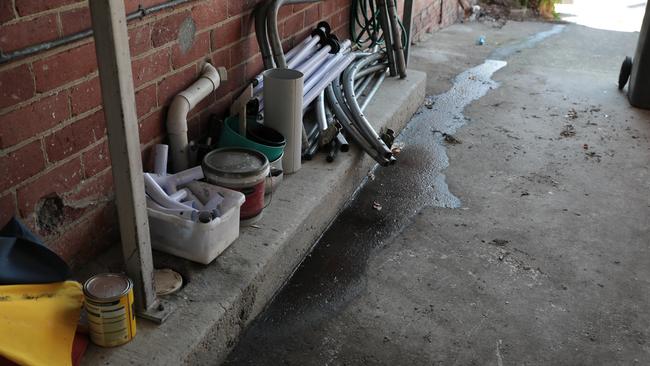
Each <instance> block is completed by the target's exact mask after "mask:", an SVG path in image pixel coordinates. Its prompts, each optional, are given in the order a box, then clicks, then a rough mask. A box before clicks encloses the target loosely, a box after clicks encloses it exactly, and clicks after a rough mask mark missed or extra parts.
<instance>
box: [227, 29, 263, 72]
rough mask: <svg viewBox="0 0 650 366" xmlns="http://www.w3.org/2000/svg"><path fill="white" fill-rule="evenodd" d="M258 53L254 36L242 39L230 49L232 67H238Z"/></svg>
mask: <svg viewBox="0 0 650 366" xmlns="http://www.w3.org/2000/svg"><path fill="white" fill-rule="evenodd" d="M257 52H259V46H258V44H257V40H256V39H255V37H254V36H250V37H248V38H245V39H243V40H242V41H241V42H239V43H237V44H235V45H233V46H232V47H231V48H230V60H231V63H232V64H233V65H238V64H240V63H242V62H244V61H246V60H247V59H249V58H250V57H251V56H254V55H255V54H256V53H257Z"/></svg>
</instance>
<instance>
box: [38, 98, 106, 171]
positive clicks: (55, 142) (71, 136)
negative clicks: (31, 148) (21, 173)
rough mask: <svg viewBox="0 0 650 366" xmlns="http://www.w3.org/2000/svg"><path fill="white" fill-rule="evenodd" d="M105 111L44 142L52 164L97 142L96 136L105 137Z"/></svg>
mask: <svg viewBox="0 0 650 366" xmlns="http://www.w3.org/2000/svg"><path fill="white" fill-rule="evenodd" d="M103 118H104V113H103V111H101V110H100V111H98V112H96V113H94V114H92V115H90V116H88V117H86V118H83V119H81V120H79V121H76V122H74V123H72V124H69V125H67V126H65V127H64V128H62V129H60V130H58V131H55V132H54V133H52V134H51V135H49V136H46V137H45V139H44V140H43V141H44V143H45V152H46V153H47V159H48V160H49V161H50V162H56V161H59V160H62V159H65V158H67V157H68V156H71V155H73V154H75V153H77V152H78V151H80V150H82V149H84V148H86V147H87V146H89V145H90V144H92V143H93V142H95V141H96V138H95V134H97V135H100V138H101V136H103V132H102V131H103V123H101V121H102V120H103Z"/></svg>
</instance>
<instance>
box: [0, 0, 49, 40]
mask: <svg viewBox="0 0 650 366" xmlns="http://www.w3.org/2000/svg"><path fill="white" fill-rule="evenodd" d="M3 1H6V0H3ZM57 36H58V31H57V25H56V16H55V15H53V14H50V15H44V16H41V17H38V18H35V19H32V20H30V21H23V22H17V23H13V24H5V25H2V26H0V50H2V51H3V52H5V53H7V52H11V51H15V50H17V49H20V48H24V47H27V46H31V45H33V44H35V43H40V42H45V41H51V40H53V39H55V38H56V37H57Z"/></svg>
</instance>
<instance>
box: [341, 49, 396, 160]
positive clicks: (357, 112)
mask: <svg viewBox="0 0 650 366" xmlns="http://www.w3.org/2000/svg"><path fill="white" fill-rule="evenodd" d="M382 57H383V55H381V54H376V55H372V56H368V57H366V58H364V59H362V60H361V61H357V62H356V63H354V64H353V65H352V66H351V67H349V68H348V69H347V70H345V72H344V73H343V91H344V92H345V97H346V100H347V102H348V106H349V107H350V112H352V116H353V117H354V118H353V121H354V122H356V125H357V126H358V128H359V129H360V130H361V131H362V132H363V133H364V134H365V135H366V136H368V138H369V142H370V144H371V145H372V146H373V147H375V148H376V149H377V151H379V152H380V153H381V154H383V156H384V157H386V158H387V159H388V158H390V157H391V156H392V155H393V153H392V152H391V150H390V149H389V148H388V146H386V144H385V143H384V141H383V140H382V139H381V138H380V137H379V135H378V134H377V131H375V129H374V128H373V127H372V125H371V124H370V122H369V121H368V119H367V118H366V116H365V115H364V114H363V111H362V110H361V107H360V106H359V104H358V102H357V96H356V94H355V92H354V80H355V75H356V73H357V72H359V70H360V69H362V68H363V67H365V66H366V65H368V64H370V63H372V62H374V61H377V60H380V59H381V58H382Z"/></svg>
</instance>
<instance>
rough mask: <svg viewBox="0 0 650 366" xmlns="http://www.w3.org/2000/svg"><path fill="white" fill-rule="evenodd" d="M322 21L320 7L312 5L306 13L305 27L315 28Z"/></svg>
mask: <svg viewBox="0 0 650 366" xmlns="http://www.w3.org/2000/svg"><path fill="white" fill-rule="evenodd" d="M320 20H321V13H320V7H319V6H318V5H312V6H311V7H309V8H307V10H306V11H305V26H307V27H310V28H313V27H315V26H316V24H318V22H319V21H320Z"/></svg>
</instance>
